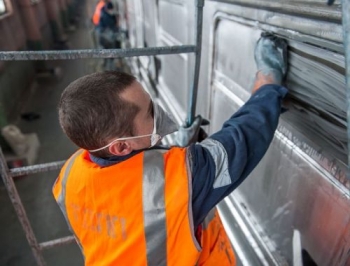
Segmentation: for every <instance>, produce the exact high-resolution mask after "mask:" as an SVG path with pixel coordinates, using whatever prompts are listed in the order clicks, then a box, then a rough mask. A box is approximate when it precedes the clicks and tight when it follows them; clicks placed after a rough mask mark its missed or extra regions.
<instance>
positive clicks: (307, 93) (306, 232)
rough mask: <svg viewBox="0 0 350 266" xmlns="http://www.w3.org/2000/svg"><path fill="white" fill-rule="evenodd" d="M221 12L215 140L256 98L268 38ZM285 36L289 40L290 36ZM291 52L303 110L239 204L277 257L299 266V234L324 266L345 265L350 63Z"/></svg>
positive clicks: (314, 50) (289, 121) (282, 130)
mask: <svg viewBox="0 0 350 266" xmlns="http://www.w3.org/2000/svg"><path fill="white" fill-rule="evenodd" d="M220 9H223V7H221V6H220ZM215 11H216V10H215V8H214V9H213V11H212V12H211V14H214V13H215V14H216V16H215V18H214V19H213V21H215V27H212V29H213V31H212V32H211V35H210V36H209V38H213V39H212V41H210V42H209V43H212V44H213V45H212V47H211V53H212V55H213V61H212V63H211V72H212V74H210V73H209V74H208V76H212V77H213V78H212V79H211V80H210V81H209V82H208V83H209V84H213V85H212V98H213V100H212V105H211V116H210V120H211V121H212V124H211V129H210V131H211V132H215V131H216V130H218V129H220V127H221V125H222V123H223V122H224V120H225V119H227V118H228V117H229V114H232V113H234V112H235V111H236V110H237V109H238V108H239V107H240V106H241V105H242V104H243V103H244V102H245V101H246V100H247V99H248V97H249V96H250V89H251V84H252V81H253V79H254V73H255V64H254V59H253V51H254V46H255V43H256V40H257V39H258V37H259V34H260V29H259V27H255V25H256V24H255V25H251V24H250V22H249V21H247V23H246V25H244V24H242V23H243V22H244V21H243V20H242V19H236V18H235V17H233V16H230V15H229V14H227V15H225V14H219V13H217V12H215ZM226 12H227V13H230V10H226ZM259 26H260V25H259ZM214 29H215V30H214ZM270 29H273V28H270ZM277 31H278V32H279V33H280V34H281V35H285V34H284V33H283V30H282V29H277ZM230 32H235V34H229V33H230ZM289 44H290V46H291V49H290V54H289V55H290V65H289V67H290V69H289V76H288V81H287V87H288V88H289V89H290V92H291V94H292V95H294V97H295V98H296V99H298V101H296V102H294V104H295V108H297V107H296V106H299V107H300V106H301V107H300V108H303V109H302V110H300V109H299V110H297V111H296V110H294V111H291V112H287V113H286V114H284V115H282V119H281V122H280V126H279V128H278V131H277V133H276V137H275V139H274V141H273V143H272V145H271V147H270V150H269V152H268V153H267V154H266V156H265V157H264V159H263V161H262V162H261V163H260V165H259V167H258V168H257V169H256V170H255V171H254V172H253V174H252V175H251V176H250V177H249V178H248V179H247V180H246V181H245V182H244V183H243V184H242V185H241V186H240V187H239V188H238V189H237V190H236V192H234V194H233V195H236V197H235V196H234V197H233V198H236V200H237V199H239V200H238V202H236V204H240V205H242V206H244V209H245V210H246V212H245V214H244V215H245V216H246V217H248V220H250V221H254V222H255V226H256V228H259V230H258V232H257V235H258V236H261V237H263V238H266V239H270V240H271V241H272V243H273V245H272V246H270V247H269V249H270V250H271V252H272V253H273V252H276V254H277V255H278V256H277V257H279V256H282V257H285V259H286V261H287V262H288V263H292V261H293V255H292V254H293V253H291V250H292V249H293V245H292V239H293V232H294V231H293V229H298V230H299V231H300V234H301V239H302V243H300V247H301V249H303V250H306V251H307V252H308V253H309V254H310V255H311V257H312V258H313V259H314V260H315V261H316V262H317V263H318V264H319V265H345V264H344V263H345V261H346V256H347V255H346V250H347V249H348V248H349V247H348V244H346V243H348V242H349V235H348V234H347V232H348V230H349V227H350V215H349V213H350V204H349V202H350V193H349V188H350V180H348V179H346V177H345V174H346V170H347V168H346V165H345V164H346V159H347V136H346V115H345V114H346V101H345V95H346V94H345V93H346V90H345V84H344V57H343V56H342V55H340V54H336V53H334V52H330V51H328V50H326V49H321V48H318V47H315V46H312V45H306V44H303V43H300V42H296V41H293V40H289ZM320 113H321V115H320ZM323 213H330V216H331V217H332V219H322V218H321V217H322V215H323ZM227 215H228V217H229V215H230V214H229V213H227ZM223 216H225V213H224V214H223ZM228 219H230V218H228ZM251 230H253V229H251ZM329 232H333V233H332V234H330V233H329ZM321 239H323V242H322V241H321ZM264 241H265V240H264ZM258 242H259V241H258ZM325 242H327V245H325V244H324V243H325ZM344 243H345V244H344ZM299 252H302V251H301V250H300V251H299Z"/></svg>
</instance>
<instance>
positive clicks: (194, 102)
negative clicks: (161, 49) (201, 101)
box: [187, 0, 204, 126]
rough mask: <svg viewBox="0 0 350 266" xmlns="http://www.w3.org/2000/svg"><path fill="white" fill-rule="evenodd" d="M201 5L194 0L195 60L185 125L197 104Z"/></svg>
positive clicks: (202, 2) (189, 122) (188, 124)
mask: <svg viewBox="0 0 350 266" xmlns="http://www.w3.org/2000/svg"><path fill="white" fill-rule="evenodd" d="M203 7H204V0H196V25H197V26H196V39H195V42H196V53H195V56H196V60H195V65H194V73H193V85H192V88H191V95H190V102H189V105H188V109H189V110H188V114H187V126H190V125H191V124H192V123H193V120H194V114H195V112H196V105H197V94H198V80H199V68H200V64H201V53H202V29H203Z"/></svg>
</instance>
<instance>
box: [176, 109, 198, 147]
mask: <svg viewBox="0 0 350 266" xmlns="http://www.w3.org/2000/svg"><path fill="white" fill-rule="evenodd" d="M202 121H203V118H202V117H201V116H200V115H198V116H197V117H196V118H195V119H194V121H193V123H192V125H190V126H189V127H184V126H181V127H180V128H179V131H178V132H177V136H176V144H177V145H178V146H180V147H186V146H188V145H190V144H191V143H196V142H197V141H198V135H199V132H200V129H201V125H202Z"/></svg>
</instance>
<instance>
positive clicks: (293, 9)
mask: <svg viewBox="0 0 350 266" xmlns="http://www.w3.org/2000/svg"><path fill="white" fill-rule="evenodd" d="M215 2H226V3H232V4H235V5H239V6H247V7H253V8H257V9H265V10H272V11H276V12H279V13H287V14H294V15H297V16H304V17H309V18H310V17H312V18H317V19H322V20H326V21H329V20H333V21H337V22H340V21H341V9H340V8H339V6H338V5H334V6H332V7H330V6H327V5H326V0H325V1H323V0H322V1H298V0H294V1H293V0H289V1H288V0H287V1H283V0H277V1H264V0H219V1H218V0H216V1H215Z"/></svg>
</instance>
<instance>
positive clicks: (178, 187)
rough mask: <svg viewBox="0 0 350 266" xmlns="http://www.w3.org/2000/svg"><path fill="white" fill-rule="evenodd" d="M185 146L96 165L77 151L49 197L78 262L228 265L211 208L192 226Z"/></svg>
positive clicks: (229, 255)
mask: <svg viewBox="0 0 350 266" xmlns="http://www.w3.org/2000/svg"><path fill="white" fill-rule="evenodd" d="M186 152H187V149H184V148H172V149H170V150H147V151H144V152H141V153H139V154H137V155H135V156H133V157H131V158H130V159H128V160H125V161H123V162H120V163H117V164H114V165H111V166H108V167H100V166H98V165H97V164H95V163H93V162H92V161H91V160H90V157H89V153H88V152H87V151H83V150H79V151H78V152H76V153H75V154H74V155H73V156H72V157H71V158H70V159H69V160H68V161H67V162H66V163H65V165H64V166H63V168H62V170H61V173H60V175H59V177H58V178H57V180H56V183H55V185H54V187H53V194H54V197H55V199H56V201H57V202H58V205H59V206H60V208H61V210H62V212H63V214H64V215H65V217H66V220H67V222H68V225H69V226H70V228H71V230H72V232H73V233H74V235H75V238H76V240H77V243H78V244H79V246H80V248H81V250H82V253H83V255H84V259H85V265H94V266H95V265H103V266H105V265H148V266H153V265H171V266H172V265H176V266H178V265H181V266H182V265H184V266H186V265H190V266H194V265H205V266H214V265H215V266H216V265H235V257H234V254H233V251H232V248H231V245H230V242H229V240H228V238H227V236H226V233H225V231H224V228H223V226H222V224H221V221H220V218H219V216H218V214H217V212H216V211H215V210H214V211H212V212H211V213H210V214H209V215H208V216H207V218H206V219H205V221H204V222H203V224H202V225H201V226H202V228H203V230H202V234H201V237H200V243H198V242H197V239H196V237H195V232H194V226H193V222H192V220H193V218H192V217H193V216H192V200H191V197H192V196H191V193H192V191H191V185H192V182H191V177H190V175H189V174H190V171H188V162H187V156H186Z"/></svg>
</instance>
